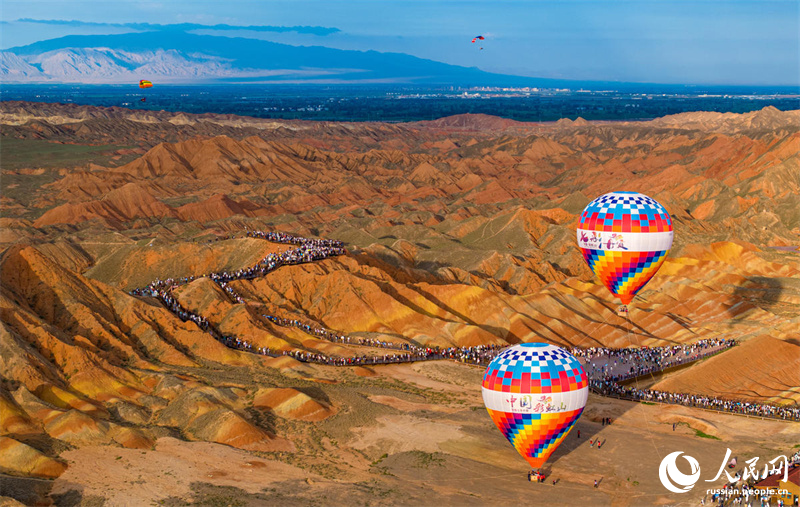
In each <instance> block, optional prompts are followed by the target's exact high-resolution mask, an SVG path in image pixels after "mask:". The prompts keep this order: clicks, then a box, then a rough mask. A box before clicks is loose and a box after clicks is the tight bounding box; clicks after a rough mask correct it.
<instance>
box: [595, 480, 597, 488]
mask: <svg viewBox="0 0 800 507" xmlns="http://www.w3.org/2000/svg"><path fill="white" fill-rule="evenodd" d="M594 487H595V488H596V487H597V479H595V480H594Z"/></svg>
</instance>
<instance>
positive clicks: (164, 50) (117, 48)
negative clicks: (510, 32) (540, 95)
mask: <svg viewBox="0 0 800 507" xmlns="http://www.w3.org/2000/svg"><path fill="white" fill-rule="evenodd" d="M0 77H1V78H2V79H3V81H5V82H7V83H35V82H51V83H73V82H79V83H91V84H100V83H102V84H116V83H131V82H137V81H138V80H139V79H149V80H152V81H154V82H157V83H165V82H168V83H211V82H229V83H230V82H256V83H257V82H280V83H294V82H303V83H373V84H374V83H409V84H463V83H470V84H485V85H492V84H523V83H524V84H527V85H537V86H541V85H546V84H548V85H551V86H552V85H555V84H557V83H559V82H560V81H557V80H548V79H532V78H522V77H516V76H507V75H501V74H492V73H488V72H483V71H481V70H479V69H477V68H474V67H472V68H468V67H461V66H456V65H449V64H445V63H441V62H436V61H433V60H426V59H422V58H417V57H414V56H410V55H406V54H400V53H380V52H377V51H352V50H340V49H332V48H326V47H320V46H290V45H287V44H279V43H275V42H268V41H263V40H255V39H246V38H236V37H217V36H208V35H193V34H189V33H185V32H180V31H175V32H172V31H159V32H143V33H129V34H119V35H75V36H67V37H61V38H57V39H51V40H45V41H40V42H36V43H34V44H29V45H27V46H20V47H14V48H10V49H8V50H6V51H3V52H0ZM534 82H535V83H534Z"/></svg>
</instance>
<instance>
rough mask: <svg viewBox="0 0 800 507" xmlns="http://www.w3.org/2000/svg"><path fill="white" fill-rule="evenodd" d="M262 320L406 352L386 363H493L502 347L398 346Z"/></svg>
mask: <svg viewBox="0 0 800 507" xmlns="http://www.w3.org/2000/svg"><path fill="white" fill-rule="evenodd" d="M262 317H264V318H265V319H266V320H268V321H269V322H272V323H273V324H277V325H279V326H284V327H295V328H298V329H300V330H302V331H303V332H305V333H306V334H310V335H312V336H316V337H317V338H322V339H323V340H327V341H330V342H333V343H341V344H344V345H358V346H362V347H373V348H381V349H394V350H402V351H404V352H405V354H392V355H386V357H387V358H389V359H387V360H386V361H385V362H412V361H426V360H436V359H453V360H455V361H459V362H462V363H471V364H489V363H490V362H491V361H492V359H494V357H495V356H496V355H497V353H498V352H499V351H500V350H501V348H502V347H501V346H499V345H478V346H475V347H448V348H441V347H438V346H433V347H422V346H418V345H414V344H413V343H394V342H390V341H385V340H378V339H375V338H363V337H355V336H348V335H346V334H342V333H338V332H336V331H331V330H330V329H326V328H324V327H321V326H319V325H312V324H308V323H304V322H302V321H300V320H297V319H287V318H283V317H276V316H274V315H263V314H262ZM400 358H402V360H401V359H400ZM326 364H329V363H326Z"/></svg>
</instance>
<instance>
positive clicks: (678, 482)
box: [658, 451, 700, 493]
mask: <svg viewBox="0 0 800 507" xmlns="http://www.w3.org/2000/svg"><path fill="white" fill-rule="evenodd" d="M681 454H683V452H682V451H675V452H673V453H671V454H668V455H667V456H666V457H665V458H664V459H662V460H661V466H659V467H658V478H659V479H661V484H663V485H664V487H665V488H667V489H668V490H670V491H672V492H673V493H686V492H687V491H689V490H690V489H692V488H693V487H694V485H695V483H696V482H697V480H698V479H699V478H700V464H699V463H698V462H697V460H696V459H694V458H693V457H691V456H688V455H686V456H684V457H683V459H685V460H686V461H688V462H689V466H690V467H691V468H692V473H691V474H689V475H686V474H684V473H681V472H680V471H679V470H678V465H677V463H675V461H676V460H677V459H678V456H680V455H681Z"/></svg>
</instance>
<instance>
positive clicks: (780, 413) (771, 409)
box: [590, 380, 800, 421]
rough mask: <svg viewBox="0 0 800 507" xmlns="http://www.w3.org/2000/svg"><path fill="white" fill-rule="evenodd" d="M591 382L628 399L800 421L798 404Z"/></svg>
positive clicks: (599, 389)
mask: <svg viewBox="0 0 800 507" xmlns="http://www.w3.org/2000/svg"><path fill="white" fill-rule="evenodd" d="M590 386H591V388H592V390H594V391H595V392H597V393H598V394H602V395H604V396H615V397H618V398H624V399H627V400H633V401H647V402H653V403H666V404H671V405H684V406H686V407H695V408H704V409H708V410H716V411H718V412H727V413H731V414H743V415H751V416H756V417H769V418H772V419H784V420H792V421H800V408H798V407H797V406H788V405H770V404H766V403H754V402H749V401H744V400H732V399H725V398H717V397H714V396H702V395H697V394H685V393H669V392H664V391H656V390H653V389H639V388H636V387H627V386H623V385H621V384H619V383H617V382H615V381H611V380H592V381H591V382H590Z"/></svg>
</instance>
